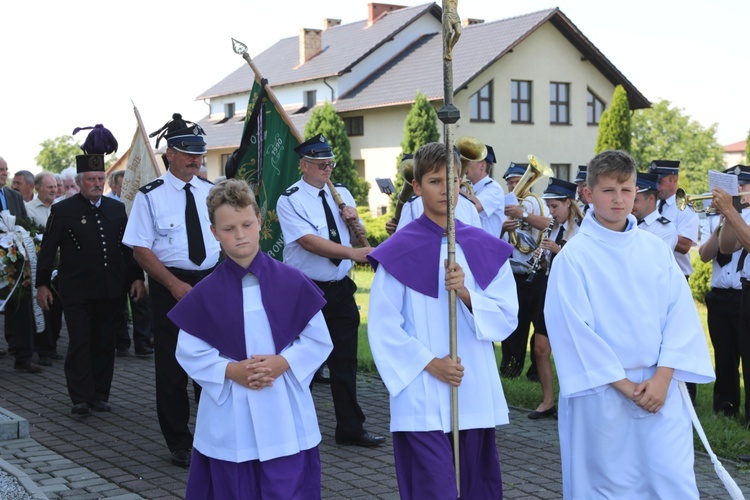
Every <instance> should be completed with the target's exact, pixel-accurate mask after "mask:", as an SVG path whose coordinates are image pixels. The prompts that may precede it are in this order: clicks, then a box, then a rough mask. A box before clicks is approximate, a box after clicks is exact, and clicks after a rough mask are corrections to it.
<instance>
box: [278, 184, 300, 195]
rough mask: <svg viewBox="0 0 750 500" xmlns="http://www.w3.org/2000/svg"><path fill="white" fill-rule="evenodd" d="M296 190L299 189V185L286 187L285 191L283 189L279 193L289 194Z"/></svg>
mask: <svg viewBox="0 0 750 500" xmlns="http://www.w3.org/2000/svg"><path fill="white" fill-rule="evenodd" d="M297 191H299V187H298V186H292V187H290V188H289V189H287V190H286V191H284V192H283V193H281V196H289V195H291V194H294V193H296V192H297Z"/></svg>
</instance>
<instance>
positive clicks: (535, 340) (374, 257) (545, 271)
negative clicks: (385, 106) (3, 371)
mask: <svg viewBox="0 0 750 500" xmlns="http://www.w3.org/2000/svg"><path fill="white" fill-rule="evenodd" d="M89 128H90V129H91V131H90V132H89V136H88V138H87V140H86V142H84V144H83V146H82V149H83V153H84V154H82V155H79V156H78V157H77V158H76V167H75V168H74V169H73V171H71V170H66V171H65V172H63V173H62V174H60V175H56V174H52V173H50V172H41V173H39V174H37V175H36V176H34V175H33V174H31V173H30V172H28V171H25V170H21V171H18V172H15V174H14V176H13V178H12V184H11V188H8V187H6V184H7V181H8V166H7V164H6V163H5V161H4V160H3V159H2V158H0V203H1V204H2V209H3V210H8V211H10V213H11V214H12V215H15V216H16V217H19V218H22V217H23V218H28V219H30V220H31V221H32V222H33V224H35V225H36V226H39V227H44V228H45V230H44V237H43V239H42V244H41V251H40V252H39V255H38V262H37V269H36V281H35V283H34V286H35V288H36V302H37V304H38V305H39V306H40V307H41V309H42V310H43V316H44V331H43V332H40V333H36V332H35V320H34V303H33V299H32V295H31V294H23V295H21V296H20V298H19V299H18V301H17V304H16V305H15V306H14V307H12V308H9V309H8V310H6V312H5V337H6V341H7V343H8V347H9V349H8V351H10V353H11V354H12V355H13V356H14V358H15V365H14V367H15V368H16V369H17V370H19V371H23V372H27V373H32V374H33V373H38V372H40V371H41V370H42V369H43V367H44V366H49V365H51V364H52V363H53V361H56V360H62V359H64V360H65V361H64V369H65V376H66V382H67V387H68V392H69V395H70V399H71V404H72V408H71V413H72V414H73V415H77V416H80V417H83V416H86V415H89V414H90V413H91V412H97V411H98V412H101V411H105V412H106V411H112V407H111V405H110V403H109V395H110V386H111V381H112V376H113V368H114V362H115V358H116V357H118V356H128V355H130V351H129V349H130V347H131V345H132V346H134V352H135V354H136V355H137V356H148V357H150V356H151V355H153V359H154V363H155V368H156V372H155V373H156V382H155V385H156V387H155V389H156V402H157V407H156V410H157V416H158V420H159V424H160V427H161V430H162V434H163V436H164V439H165V442H166V445H167V448H168V449H169V452H170V460H171V462H172V463H173V464H174V465H176V466H180V467H189V468H190V472H189V477H188V486H187V493H186V496H187V498H226V497H233V496H236V495H237V494H238V492H240V491H241V492H245V493H246V494H248V495H250V496H253V497H255V496H257V497H264V496H266V495H268V494H269V493H270V492H273V493H274V495H276V496H277V497H283V498H305V499H307V498H319V497H320V490H321V483H320V480H321V460H320V455H319V452H318V444H319V443H320V441H321V434H320V430H319V427H318V422H317V417H316V413H315V407H314V403H313V399H312V394H311V385H312V383H313V381H314V380H317V378H316V377H318V376H319V370H320V368H321V366H323V365H325V366H327V368H328V371H329V373H330V377H329V380H328V383H330V390H331V394H332V397H333V403H334V409H335V418H336V427H335V436H334V438H335V442H336V443H337V444H339V445H354V446H363V447H375V446H379V445H382V444H383V443H385V442H386V437H384V436H378V435H375V434H372V433H370V432H369V431H368V430H367V429H366V427H365V422H366V417H365V414H364V412H363V411H362V408H361V407H360V405H359V402H358V398H357V384H356V376H357V344H358V333H357V332H358V327H359V323H360V315H359V308H358V306H357V304H356V302H355V299H354V293H355V291H356V290H357V285H356V283H354V281H353V280H352V279H351V272H350V271H351V269H352V266H353V264H354V263H363V264H364V263H369V264H370V265H372V267H373V268H374V269H375V276H374V280H373V284H372V287H371V290H370V304H369V311H370V313H369V314H370V321H369V324H368V340H369V343H370V348H371V350H372V354H373V359H374V361H375V364H376V367H377V369H378V373H379V374H380V376H381V378H382V380H383V382H384V384H385V386H386V387H387V389H388V391H389V394H390V408H391V425H390V430H391V439H392V443H393V449H394V456H395V465H396V475H397V481H398V487H399V493H400V495H401V497H402V498H415V499H417V498H457V497H459V496H460V497H461V498H472V499H474V498H500V497H501V495H502V480H501V472H500V470H501V464H500V460H499V457H498V452H497V448H496V445H495V428H496V426H498V425H504V424H508V406H507V403H506V400H505V396H504V394H503V387H502V384H501V377H503V378H515V377H519V376H521V375H522V374H523V370H524V367H525V366H528V367H529V368H528V369H527V371H526V373H525V376H526V377H527V378H528V379H530V380H532V381H538V382H539V383H540V387H541V398H540V403H539V405H538V406H537V407H536V408H535V409H534V410H533V411H531V412H530V413H529V414H528V418H530V419H544V418H550V419H558V426H559V433H560V445H561V454H562V465H563V489H564V493H565V497H566V498H578V497H583V496H587V495H590V494H592V492H598V493H597V494H600V495H603V496H614V497H618V496H633V494H634V493H633V492H636V493H635V496H639V497H640V496H655V497H664V496H667V497H671V496H674V495H677V496H679V497H680V498H697V497H698V491H697V487H696V483H695V477H694V473H693V444H692V442H693V441H692V431H691V425H692V423H691V419H690V415H689V412H688V405H691V404H692V403H693V402H694V398H695V387H696V386H695V384H696V383H707V382H710V381H711V380H713V379H714V370H713V367H712V363H711V360H710V358H709V351H708V346H707V343H706V341H705V337H704V334H703V329H702V326H701V323H700V320H699V317H698V314H697V311H696V308H695V305H694V303H693V300H692V295H691V292H690V289H689V285H688V279H689V277H690V274H691V273H692V271H693V269H692V267H691V265H690V259H689V256H688V253H689V251H690V248H691V247H692V246H694V245H695V244H697V243H698V241H699V238H698V232H699V218H698V214H697V213H696V212H695V211H694V210H693V209H692V207H690V206H688V207H687V208H685V207H684V206H683V203H682V202H684V201H685V200H684V193H681V192H679V191H678V186H677V184H678V176H679V166H680V164H679V162H678V161H666V160H655V161H653V162H652V163H651V164H650V165H649V166H648V171H647V172H637V170H638V169H637V168H636V165H635V161H634V160H633V159H632V157H630V156H629V155H627V154H626V153H624V152H621V151H605V152H603V153H600V154H598V155H596V156H595V157H594V158H593V159H591V160H590V161H589V163H588V164H587V165H581V166H579V168H578V172H577V175H576V177H575V180H574V182H569V181H568V180H567V179H558V178H555V177H552V178H550V179H549V181H548V185H547V186H546V188H545V189H544V190H543V194H542V196H541V197H540V196H537V195H534V194H533V193H531V190H530V186H529V185H528V179H529V177H528V174H529V172H530V171H532V170H533V169H534V168H535V167H534V166H533V165H529V164H524V163H511V164H510V166H509V167H508V168H507V170H506V171H505V172H504V173H503V174H502V176H501V177H502V179H503V180H504V181H505V189H504V188H503V186H502V185H501V184H500V183H499V182H498V181H496V180H495V178H494V177H500V176H493V168H494V167H495V164H496V156H495V152H494V150H493V148H492V147H491V146H489V145H485V146H484V147H483V148H482V154H480V155H479V156H477V157H473V158H465V157H462V156H461V154H460V153H461V152H460V151H456V152H455V153H451V154H454V158H453V159H452V160H450V161H455V163H456V164H458V165H461V166H462V168H461V172H460V177H464V176H465V181H464V182H463V187H460V186H461V184H462V183H461V182H459V181H461V180H463V179H459V174H458V173H457V175H456V179H455V181H456V182H455V189H456V192H455V193H454V199H456V200H457V205H456V207H455V217H456V222H455V224H456V228H455V237H456V252H455V261H453V262H451V263H450V264H448V260H447V258H448V254H447V252H448V248H447V239H446V228H447V225H448V220H449V217H448V213H449V211H450V210H451V208H450V207H448V202H447V199H448V197H447V189H448V186H447V179H446V169H447V165H448V163H449V156H448V153H447V151H446V148H445V145H444V144H439V143H430V144H426V145H424V146H422V147H421V148H420V149H419V150H418V151H416V152H415V154H414V157H413V158H409V161H412V162H413V181H412V186H413V192H414V194H413V196H412V197H411V198H409V199H408V200H406V201H405V202H404V203H403V206H402V207H399V209H398V211H397V213H399V214H400V218H399V219H398V220H396V219H392V220H391V221H389V223H388V224H387V226H386V228H387V231H388V232H389V233H390V234H391V236H390V237H389V238H388V239H387V240H386V241H385V242H384V243H382V244H381V245H379V246H378V247H377V248H375V249H373V248H370V247H369V246H362V245H361V244H360V243H359V240H360V239H361V238H360V237H361V235H363V234H364V233H365V230H364V227H363V226H362V223H361V221H360V219H359V217H358V214H357V211H356V209H355V206H354V205H355V202H354V199H353V197H352V195H351V193H350V192H349V191H348V190H347V189H346V187H345V186H342V185H333V184H332V183H331V181H330V178H331V174H332V172H333V169H334V168H335V167H336V162H335V157H334V154H333V150H332V148H331V146H330V145H329V144H328V141H327V140H326V138H325V137H324V136H322V135H320V134H319V135H316V136H315V137H312V138H311V139H309V140H307V141H305V142H303V143H302V144H300V145H299V146H298V147H297V148H295V152H296V153H297V154H298V156H299V170H300V172H301V178H300V180H299V181H298V182H296V183H295V184H293V185H292V186H289V188H288V189H287V190H286V191H285V192H284V193H283V194H282V195H281V196H280V197H279V199H278V201H277V213H278V217H279V222H280V225H281V229H282V232H283V238H284V243H285V246H284V252H283V263H281V262H278V261H276V260H274V259H272V258H270V257H269V256H267V255H266V254H264V253H263V252H262V251H261V250H260V244H259V241H260V234H261V227H262V221H261V212H260V209H259V207H258V204H257V202H256V200H255V197H254V195H253V193H252V192H251V190H250V188H249V187H248V185H247V183H245V182H244V181H241V180H235V179H228V180H224V179H222V180H220V181H219V180H217V182H216V184H214V183H212V182H210V181H208V180H207V179H206V178H205V172H201V169H204V170H205V167H203V166H202V160H203V156H204V155H205V154H206V142H205V139H204V131H203V130H202V129H201V127H200V126H199V125H197V124H195V123H192V122H189V121H186V120H184V119H183V118H182V116H181V115H179V114H175V115H173V117H172V119H171V120H170V121H168V122H167V123H166V124H165V125H164V126H163V127H162V128H161V129H160V130H159V131H157V132H156V133H155V134H153V135H156V136H157V148H158V145H159V142H160V141H161V140H164V141H165V142H166V152H165V159H166V161H165V164H167V165H168V170H167V172H166V173H165V174H164V175H162V176H161V177H159V178H158V179H156V180H154V181H153V182H151V183H149V184H147V185H145V186H142V187H141V188H140V191H139V193H138V194H137V196H136V197H135V200H134V202H133V206H132V210H131V212H130V214H129V215H127V214H126V212H125V208H124V205H123V204H122V203H120V202H119V196H120V193H121V189H122V181H123V175H124V173H123V172H114V173H112V174H111V175H110V176H109V178H105V169H104V157H105V155H107V154H110V153H112V152H113V151H115V150H116V148H117V143H116V140H115V139H114V137H111V134H110V133H109V132H108V131H107V130H106V129H105V128H104V127H102V126H101V125H97V126H96V127H89ZM405 160H406V158H405ZM725 173H727V174H731V175H734V176H736V177H737V180H738V184H739V186H740V191H742V187H743V186H746V185H748V184H750V167H746V166H740V165H738V166H736V167H733V168H731V169H727V170H726V171H725ZM519 182H520V184H519ZM105 183H107V184H108V185H109V188H110V192H109V193H108V194H107V195H104V187H105ZM459 187H460V189H459ZM506 192H507V194H506ZM35 193H36V194H35ZM339 197H340V198H341V200H342V202H343V204H341V205H339V204H338V203H337V202H336V201H334V198H339ZM712 197H713V207H714V210H713V212H712V213H711V214H710V215H708V216H707V217H706V218H705V220H704V222H703V227H702V229H701V233H702V237H701V238H700V247H699V254H700V258H701V259H702V260H703V261H704V262H709V261H712V262H713V264H712V266H713V277H712V282H711V291H710V292H709V293H708V295H707V296H706V304H707V308H708V326H709V333H710V337H711V341H712V344H713V348H714V354H715V366H716V383H715V385H714V411H716V412H717V413H723V414H726V415H728V416H738V415H739V414H740V408H739V406H740V399H741V398H740V392H741V390H740V387H741V386H740V383H739V364H740V360H741V362H742V363H743V368H745V369H743V374H744V377H745V390H746V391H747V390H748V388H750V366H746V359H750V358H749V357H748V356H750V353H748V350H750V341H748V338H750V336H748V335H743V332H745V333H747V330H748V328H750V286H748V283H749V281H748V280H750V263H748V259H746V256H747V252H748V249H750V210H748V209H745V208H744V205H742V204H741V203H742V202H743V201H744V198H741V197H736V196H735V197H732V196H730V195H729V194H727V193H726V192H724V191H723V190H722V189H720V188H717V189H715V190H714V192H713V193H712ZM649 233H651V234H649ZM574 237H575V238H574ZM686 278H687V279H686ZM145 280H147V282H148V286H147V287H146V286H145V284H144V281H145ZM451 296H454V297H455V298H456V336H457V352H458V358H456V359H454V358H452V357H451V356H450V353H449V342H448V326H447V325H448V323H449V317H448V307H446V306H447V302H448V300H449V297H451ZM282 304H283V308H282V307H281V305H282ZM289 311H293V313H291V314H290V312H289ZM131 316H132V325H133V337H132V341H131V338H130V336H129V333H128V322H129V318H130V317H131ZM63 317H64V318H65V321H66V324H67V331H68V334H69V342H68V351H67V353H61V352H58V351H57V341H58V338H59V335H60V330H61V325H62V318H63ZM495 344H499V345H500V349H501V353H502V359H501V362H500V364H499V366H498V365H497V363H496V361H495ZM529 352H530V355H529ZM35 353H36V358H35V356H34V355H35ZM5 354H7V352H5V351H0V355H5ZM527 355H528V356H529V357H528V359H527ZM552 355H554V359H555V365H554V366H555V369H556V370H557V376H558V379H559V383H560V392H559V395H558V397H557V398H556V397H555V393H554V385H553V380H554V374H553V365H552V362H551V358H552ZM35 359H38V361H37V360H35ZM683 383H684V384H686V385H687V389H688V392H689V394H690V397H689V398H687V396H686V398H687V399H683V398H682V397H681V392H680V389H679V386H680V384H683ZM188 385H192V387H193V391H192V395H191V394H190V393H189V391H188ZM452 388H457V389H458V394H459V401H460V402H461V403H460V405H459V407H458V410H457V413H458V417H459V419H458V421H459V425H460V428H459V437H458V443H459V446H460V448H459V449H460V457H461V460H460V464H461V465H460V467H461V469H460V477H461V481H460V488H461V489H460V491H458V490H457V487H456V480H455V477H456V471H455V469H454V461H453V454H454V450H453V443H452V440H451V436H450V433H451V424H452V408H451V402H450V401H451V397H450V392H451V390H452ZM191 399H192V400H194V402H195V404H197V407H198V411H197V418H196V422H195V424H194V429H195V432H194V433H193V431H192V430H191V429H192V428H193V427H192V426H191V425H190V407H191V404H193V403H191ZM749 400H750V399H749V398H746V408H745V410H744V415H746V416H747V415H750V406H748V405H749V404H750V403H747V401H749ZM217 421H221V423H222V424H221V425H220V426H217V425H216V422H217ZM613 449H616V450H618V452H617V453H616V456H613V454H612V450H613ZM665 450H667V451H668V452H665ZM748 459H750V457H748ZM592 464H596V467H593V466H592ZM676 492H679V493H676Z"/></svg>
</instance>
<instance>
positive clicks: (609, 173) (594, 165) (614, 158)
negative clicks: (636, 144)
mask: <svg viewBox="0 0 750 500" xmlns="http://www.w3.org/2000/svg"><path fill="white" fill-rule="evenodd" d="M636 170H637V169H636V167H635V160H634V159H633V157H632V156H630V155H629V154H627V153H626V152H625V151H620V150H617V149H608V150H607V151H602V152H601V153H599V154H598V155H596V156H594V157H593V158H592V159H591V161H589V164H588V169H587V171H586V185H587V186H588V188H589V189H594V186H596V184H597V183H598V181H599V177H614V178H615V179H617V182H621V183H622V182H627V181H628V180H629V179H630V178H632V179H633V182H635V173H636Z"/></svg>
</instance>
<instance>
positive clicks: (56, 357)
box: [50, 352, 65, 361]
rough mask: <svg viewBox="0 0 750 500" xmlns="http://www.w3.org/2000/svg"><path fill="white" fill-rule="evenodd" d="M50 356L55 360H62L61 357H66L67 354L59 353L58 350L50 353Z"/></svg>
mask: <svg viewBox="0 0 750 500" xmlns="http://www.w3.org/2000/svg"><path fill="white" fill-rule="evenodd" d="M50 358H52V359H54V360H55V361H60V360H61V359H65V356H63V355H62V354H58V353H57V352H53V353H52V354H51V355H50Z"/></svg>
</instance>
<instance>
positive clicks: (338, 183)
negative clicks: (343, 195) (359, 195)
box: [333, 182, 349, 189]
mask: <svg viewBox="0 0 750 500" xmlns="http://www.w3.org/2000/svg"><path fill="white" fill-rule="evenodd" d="M333 185H334V186H335V187H337V188H344V189H349V188H348V187H346V184H344V183H343V182H336V183H334V184H333Z"/></svg>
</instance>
